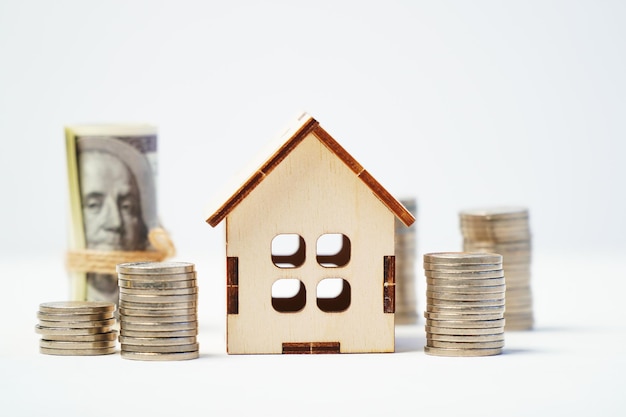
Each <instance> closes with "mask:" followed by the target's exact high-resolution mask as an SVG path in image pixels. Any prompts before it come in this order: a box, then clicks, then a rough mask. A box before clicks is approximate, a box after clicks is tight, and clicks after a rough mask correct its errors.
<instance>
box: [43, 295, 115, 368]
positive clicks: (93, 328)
mask: <svg viewBox="0 0 626 417" xmlns="http://www.w3.org/2000/svg"><path fill="white" fill-rule="evenodd" d="M114 314H115V304H113V303H107V302H97V301H58V302H51V303H42V304H40V305H39V311H38V312H37V318H38V319H39V324H38V325H37V326H35V331H36V332H37V333H39V334H40V335H41V340H40V341H39V351H40V352H41V353H45V354H47V355H64V356H88V355H89V356H91V355H108V354H110V353H114V352H115V339H116V338H117V331H116V330H114V329H113V327H114V326H115V325H116V320H115V316H114Z"/></svg>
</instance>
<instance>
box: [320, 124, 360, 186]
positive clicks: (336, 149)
mask: <svg viewBox="0 0 626 417" xmlns="http://www.w3.org/2000/svg"><path fill="white" fill-rule="evenodd" d="M313 134H314V135H315V136H317V138H318V139H319V140H320V141H321V142H322V143H323V144H324V145H326V147H327V148H328V149H330V150H331V151H332V152H333V153H334V154H335V155H337V156H338V157H339V159H341V160H342V161H343V162H344V163H345V164H346V165H347V166H348V167H349V168H350V169H351V170H352V172H354V173H355V174H356V175H359V174H360V173H361V172H363V170H364V168H363V166H361V164H359V163H358V162H357V160H356V159H354V158H353V157H352V155H350V154H349V153H348V151H346V150H345V149H344V148H343V146H341V145H340V144H339V142H337V141H336V140H335V139H333V137H332V136H330V135H329V134H328V132H326V131H325V130H324V128H322V127H321V126H319V125H318V126H316V127H315V129H314V130H313Z"/></svg>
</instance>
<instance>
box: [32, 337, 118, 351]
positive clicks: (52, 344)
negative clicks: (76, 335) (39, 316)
mask: <svg viewBox="0 0 626 417" xmlns="http://www.w3.org/2000/svg"><path fill="white" fill-rule="evenodd" d="M115 345H116V341H115V339H113V340H101V341H89V342H67V341H59V340H44V339H41V340H40V341H39V347H43V348H52V349H103V348H114V347H115Z"/></svg>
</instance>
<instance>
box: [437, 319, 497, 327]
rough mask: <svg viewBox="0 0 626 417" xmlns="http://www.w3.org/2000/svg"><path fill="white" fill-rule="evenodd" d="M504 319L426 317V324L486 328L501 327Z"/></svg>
mask: <svg viewBox="0 0 626 417" xmlns="http://www.w3.org/2000/svg"><path fill="white" fill-rule="evenodd" d="M505 323H506V320H505V319H496V320H432V319H426V326H435V327H450V328H454V329H486V328H495V327H498V328H501V327H503V326H504V325H505Z"/></svg>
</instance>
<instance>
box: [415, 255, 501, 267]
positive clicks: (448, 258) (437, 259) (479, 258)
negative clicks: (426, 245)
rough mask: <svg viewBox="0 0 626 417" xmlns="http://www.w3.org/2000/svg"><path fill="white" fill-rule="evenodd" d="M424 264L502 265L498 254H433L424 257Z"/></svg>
mask: <svg viewBox="0 0 626 417" xmlns="http://www.w3.org/2000/svg"><path fill="white" fill-rule="evenodd" d="M424 262H426V263H432V264H440V263H443V264H455V265H459V264H461V265H475V264H497V263H502V255H500V254H498V253H467V252H433V253H427V254H425V255H424Z"/></svg>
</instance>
